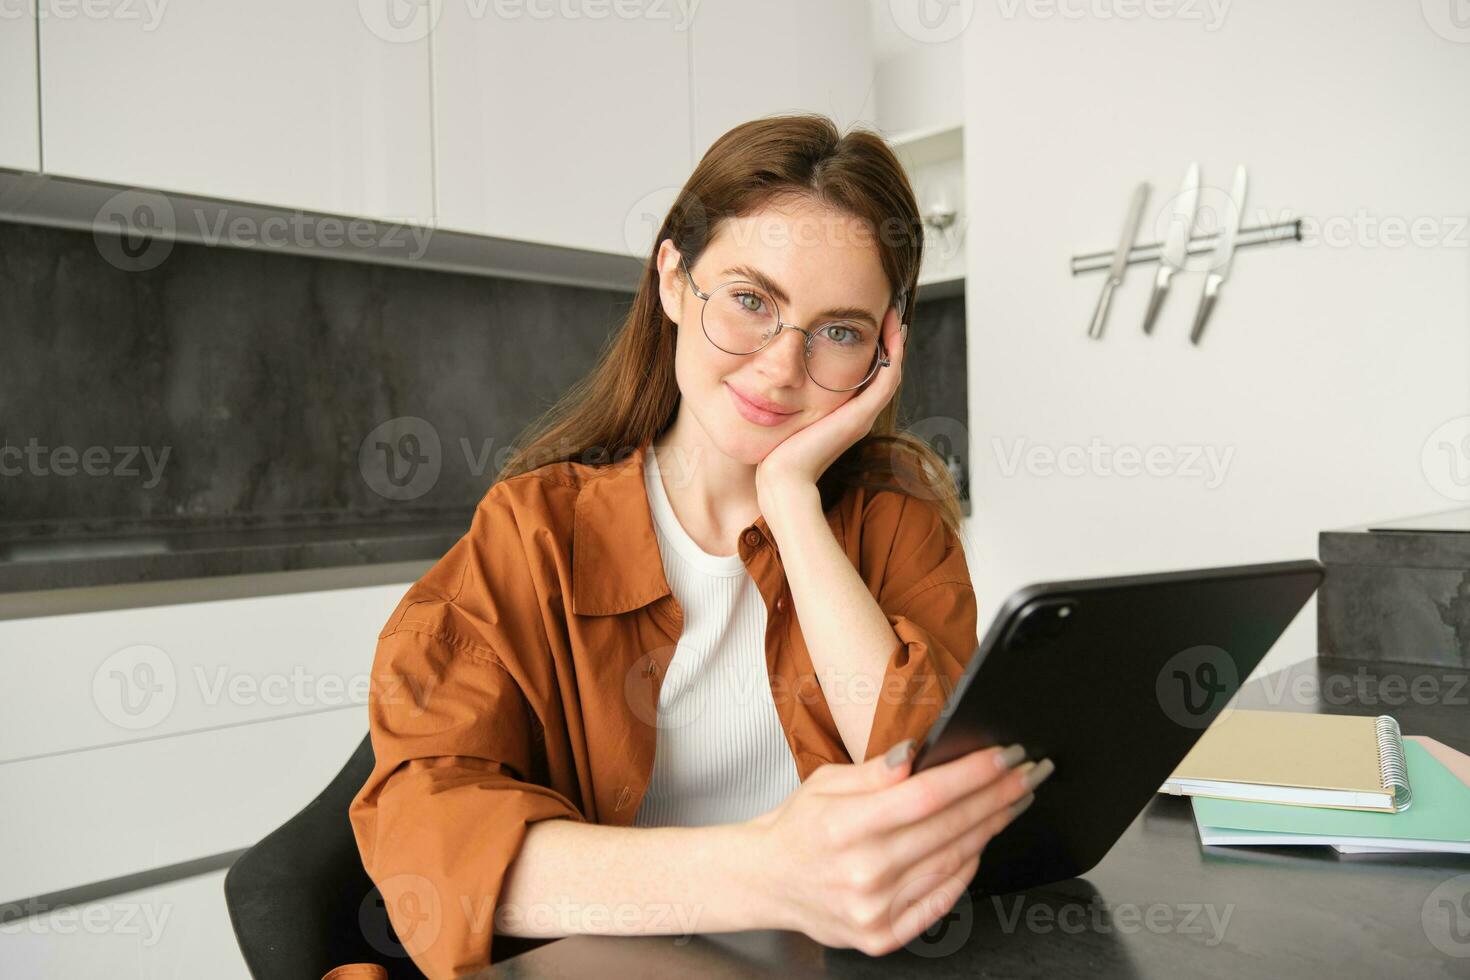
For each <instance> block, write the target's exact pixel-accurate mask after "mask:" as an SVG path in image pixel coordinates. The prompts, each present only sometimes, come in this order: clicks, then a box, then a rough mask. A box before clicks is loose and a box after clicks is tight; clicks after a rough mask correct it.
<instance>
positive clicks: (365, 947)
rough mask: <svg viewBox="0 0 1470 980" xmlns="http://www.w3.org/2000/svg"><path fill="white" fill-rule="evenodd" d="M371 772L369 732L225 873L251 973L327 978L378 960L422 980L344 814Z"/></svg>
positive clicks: (397, 977)
mask: <svg viewBox="0 0 1470 980" xmlns="http://www.w3.org/2000/svg"><path fill="white" fill-rule="evenodd" d="M372 770H373V746H372V742H371V741H370V740H369V738H368V737H367V736H363V740H362V744H360V745H359V746H358V747H357V751H355V752H353V753H352V758H350V759H348V760H347V765H345V766H343V767H342V771H341V772H339V773H337V775H336V777H335V778H334V779H333V780H332V781H331V783H330V784H328V786H327V788H326V789H324V790H322V791H321V793H320V794H319V795H318V796H317V798H316V799H314V800H312V801H311V802H310V803H308V804H307V805H306V808H305V809H303V810H302V811H301V812H300V813H298V814H296V816H294V817H292V818H291V819H290V820H288V821H286V823H284V824H283V825H281V826H280V827H279V828H277V829H276V830H275V831H273V832H272V833H271V834H270V835H269V836H268V837H266V838H265V839H264V840H262V841H261V842H260V843H258V844H256V845H255V846H254V847H252V848H250V850H248V851H246V852H245V853H244V854H242V855H240V857H239V858H237V859H236V860H235V863H234V864H233V865H231V866H230V870H229V871H228V872H227V873H226V874H225V904H226V905H227V906H228V907H229V910H230V923H231V924H232V925H233V926H234V929H235V939H236V941H237V942H238V943H239V944H240V952H241V954H242V955H243V956H244V958H245V965H246V967H247V968H248V969H249V970H250V975H251V976H252V977H256V978H260V980H264V978H269V980H282V978H292V980H294V978H298V977H299V978H302V980H320V977H321V976H322V975H323V974H324V973H326V972H327V971H328V970H330V969H331V968H332V967H334V966H340V965H341V964H343V963H377V964H380V965H381V966H382V967H383V968H384V969H385V970H387V972H388V976H389V977H390V978H392V980H424V974H423V973H422V972H421V971H420V970H419V969H418V967H416V966H414V964H413V961H412V960H411V959H409V957H408V954H407V952H405V951H404V949H403V945H402V944H401V943H400V942H399V941H398V936H397V934H396V933H395V932H394V931H393V925H392V923H390V922H389V921H388V913H387V910H386V909H385V908H384V906H383V900H382V897H381V896H380V895H379V894H378V889H377V886H376V885H374V884H373V882H372V879H371V878H369V877H368V874H367V871H365V870H364V869H363V866H362V858H361V856H360V855H359V854H358V852H357V841H356V839H355V838H354V837H353V836H352V825H351V824H350V823H349V822H348V820H347V805H348V804H349V803H351V802H352V798H353V797H354V796H356V795H357V791H358V790H360V789H361V788H362V786H363V784H364V783H366V782H367V778H368V776H369V775H370V774H371V773H372Z"/></svg>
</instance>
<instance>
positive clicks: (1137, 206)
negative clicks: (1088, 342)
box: [1087, 183, 1149, 340]
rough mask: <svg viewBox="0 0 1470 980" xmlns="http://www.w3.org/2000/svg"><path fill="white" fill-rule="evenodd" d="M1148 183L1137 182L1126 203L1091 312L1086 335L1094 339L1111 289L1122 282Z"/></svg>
mask: <svg viewBox="0 0 1470 980" xmlns="http://www.w3.org/2000/svg"><path fill="white" fill-rule="evenodd" d="M1148 192H1149V185H1148V184H1147V183H1143V184H1139V185H1138V187H1137V188H1135V189H1134V191H1133V200H1132V202H1131V203H1129V205H1128V217H1127V218H1125V219H1124V220H1123V234H1122V235H1120V236H1119V237H1118V247H1117V248H1116V249H1114V250H1113V265H1112V267H1111V268H1109V269H1108V278H1107V281H1105V282H1104V283H1103V289H1102V295H1101V296H1099V297H1098V298H1097V309H1096V310H1094V311H1093V313H1092V323H1091V325H1089V326H1088V328H1087V336H1089V337H1091V338H1093V339H1094V340H1096V339H1098V338H1099V337H1101V336H1102V332H1103V325H1104V324H1105V323H1107V319H1108V305H1109V304H1110V303H1112V301H1113V290H1115V289H1117V288H1118V286H1119V285H1120V284H1121V283H1122V282H1123V270H1124V269H1126V268H1128V253H1129V252H1130V251H1132V249H1133V242H1134V241H1135V240H1136V239H1137V238H1138V223H1139V222H1140V221H1142V220H1143V206H1144V205H1145V204H1147V203H1148Z"/></svg>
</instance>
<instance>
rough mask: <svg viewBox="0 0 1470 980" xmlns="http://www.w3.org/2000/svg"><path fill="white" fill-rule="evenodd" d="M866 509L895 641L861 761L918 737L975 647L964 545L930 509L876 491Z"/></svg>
mask: <svg viewBox="0 0 1470 980" xmlns="http://www.w3.org/2000/svg"><path fill="white" fill-rule="evenodd" d="M872 507H873V510H874V514H873V523H872V526H873V527H874V528H881V529H883V531H882V532H881V533H882V534H883V535H884V536H885V537H888V540H889V541H890V542H891V544H890V547H889V550H888V553H887V555H886V557H885V559H884V562H883V576H882V581H881V585H880V586H879V589H878V591H877V599H878V605H879V606H880V607H881V608H882V609H883V612H884V614H885V615H886V616H887V618H888V623H889V625H890V626H892V627H893V631H894V633H895V634H897V637H898V642H897V643H896V644H895V646H894V651H893V653H892V655H890V656H889V658H888V661H887V666H886V667H885V668H884V672H883V680H882V683H881V685H880V686H879V688H878V695H877V698H878V700H877V705H876V706H875V708H874V712H873V727H872V730H871V732H870V733H869V735H868V745H867V749H866V751H865V752H864V753H863V758H864V760H866V759H871V758H873V757H874V756H875V755H881V754H883V753H884V752H887V751H888V749H889V748H891V747H892V746H893V745H895V744H897V743H898V742H901V741H903V740H904V739H906V738H912V739H914V740H915V741H916V742H922V741H923V740H924V737H925V736H926V735H927V734H928V732H929V728H930V727H931V726H932V725H933V724H934V722H935V720H937V719H938V717H939V715H940V713H941V712H942V711H943V709H944V704H945V701H946V700H947V699H948V697H949V695H950V692H952V691H953V690H954V689H955V687H956V685H958V683H959V679H960V676H961V675H962V674H963V673H964V671H965V667H966V665H967V664H968V663H969V662H970V659H971V658H972V657H973V655H974V653H975V649H976V647H977V646H978V645H979V638H978V635H977V633H976V621H977V615H978V614H977V609H976V602H975V589H974V586H973V584H972V582H971V579H970V571H969V565H968V563H967V562H966V559H965V551H964V547H963V544H962V542H961V541H960V538H959V535H957V534H956V533H955V532H954V531H952V530H950V528H949V526H948V525H946V524H945V523H944V519H943V517H942V516H941V514H940V511H939V508H938V506H937V505H936V504H934V503H932V502H930V501H927V500H924V499H921V498H918V497H912V496H908V495H906V494H901V493H898V492H897V491H882V492H880V493H878V494H877V495H876V496H875V499H874V502H873V504H872ZM890 527H891V529H892V530H891V536H890V534H889V532H888V530H887V529H888V528H890ZM865 533H866V532H865Z"/></svg>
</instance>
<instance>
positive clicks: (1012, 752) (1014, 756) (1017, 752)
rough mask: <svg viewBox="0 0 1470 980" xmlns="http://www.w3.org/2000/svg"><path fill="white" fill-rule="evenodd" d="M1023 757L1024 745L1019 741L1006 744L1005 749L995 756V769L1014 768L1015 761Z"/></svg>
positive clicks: (1024, 752) (1024, 755)
mask: <svg viewBox="0 0 1470 980" xmlns="http://www.w3.org/2000/svg"><path fill="white" fill-rule="evenodd" d="M1024 758H1026V747H1025V746H1024V745H1022V744H1021V743H1020V742H1017V743H1016V744H1015V745H1008V746H1006V747H1005V749H1004V750H1003V751H1002V752H1001V753H1000V754H999V755H997V756H996V757H995V767H996V768H997V769H1014V768H1015V767H1016V763H1018V762H1020V761H1021V760H1022V759H1024Z"/></svg>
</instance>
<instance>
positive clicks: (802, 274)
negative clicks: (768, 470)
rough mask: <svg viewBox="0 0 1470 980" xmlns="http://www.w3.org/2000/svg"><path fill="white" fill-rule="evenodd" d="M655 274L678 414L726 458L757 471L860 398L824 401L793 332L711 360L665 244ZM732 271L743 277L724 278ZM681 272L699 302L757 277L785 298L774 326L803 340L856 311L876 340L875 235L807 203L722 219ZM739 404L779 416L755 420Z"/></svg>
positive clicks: (882, 292)
mask: <svg viewBox="0 0 1470 980" xmlns="http://www.w3.org/2000/svg"><path fill="white" fill-rule="evenodd" d="M658 266H659V273H660V289H659V294H660V298H661V299H662V301H663V307H664V312H665V313H667V314H668V317H669V319H670V320H673V321H674V323H676V324H677V325H678V331H679V335H678V349H677V353H676V355H675V373H676V375H677V377H678V382H679V392H680V395H681V396H682V400H681V404H680V411H681V413H683V412H687V413H690V414H691V415H692V416H693V419H692V420H693V421H694V422H696V423H697V424H698V425H699V426H700V428H702V429H703V430H704V433H705V434H706V436H707V437H708V439H709V441H710V442H711V443H712V444H713V445H714V446H715V448H717V449H719V450H720V451H721V452H723V453H724V454H725V455H726V456H729V457H730V458H731V459H735V460H739V461H741V462H744V463H749V464H751V465H754V464H756V463H759V462H760V461H761V460H762V459H764V458H765V457H766V454H767V453H769V452H770V451H771V450H772V449H774V448H775V447H776V446H778V445H780V444H781V442H782V441H783V440H785V439H786V438H788V437H789V436H791V435H792V434H793V433H795V432H799V431H800V430H802V429H804V428H806V427H807V426H809V425H811V424H812V423H813V422H815V421H817V420H818V419H820V418H821V417H822V416H824V415H826V414H827V413H829V412H831V411H833V410H834V409H836V408H837V407H838V406H839V405H841V404H842V403H843V402H845V401H847V400H848V399H849V398H852V397H853V396H855V395H856V394H858V392H860V391H861V390H862V389H861V388H857V389H853V390H852V391H832V390H830V389H827V388H823V387H822V386H821V385H818V384H817V383H816V382H814V381H813V380H812V379H811V377H810V376H808V375H807V372H806V367H805V353H806V351H805V346H804V344H805V340H806V338H805V336H804V335H803V334H801V333H800V332H798V331H795V330H787V329H783V330H782V331H781V332H780V333H779V334H778V335H777V336H776V339H775V340H773V341H771V342H770V343H769V344H767V345H766V346H765V347H763V348H761V349H760V350H758V351H756V352H755V353H754V354H746V355H739V354H727V353H725V352H724V351H722V350H720V349H719V348H718V347H716V346H715V345H714V344H712V343H710V341H709V339H708V338H707V337H706V336H705V335H704V329H703V327H702V326H701V324H700V314H701V312H702V310H703V307H704V301H703V300H701V299H700V298H699V297H698V296H696V295H695V294H694V291H693V290H692V289H691V288H690V287H689V282H688V281H687V280H686V279H685V278H684V276H683V271H682V269H681V267H680V262H679V253H678V251H677V250H676V249H675V248H674V246H673V243H672V242H671V241H669V240H667V239H665V240H664V241H663V242H662V243H661V244H660V246H659V254H658ZM736 266H744V267H746V268H747V269H748V270H750V271H749V272H735V271H730V270H732V269H733V268H734V267H736ZM690 272H691V274H692V275H693V278H694V282H695V284H697V285H698V286H699V288H700V290H701V291H702V292H704V293H706V294H708V293H711V292H713V291H714V290H715V288H716V287H718V286H719V285H720V284H722V283H725V282H728V281H730V280H731V279H745V280H752V279H754V278H755V277H754V275H752V274H751V273H760V274H763V275H764V276H765V277H766V279H767V280H769V282H770V283H771V284H772V285H773V286H774V287H776V288H778V289H779V290H780V292H782V293H785V294H786V297H787V299H782V298H781V297H780V296H779V295H777V296H776V297H775V298H776V301H777V303H778V304H779V307H780V313H781V319H782V321H784V322H786V323H794V324H796V325H798V326H801V327H805V328H806V329H808V330H813V329H816V328H818V327H820V326H822V325H823V324H826V323H828V322H830V321H831V319H832V317H831V316H830V315H824V314H828V311H831V310H840V309H847V308H851V307H856V308H857V309H859V310H862V311H865V312H866V313H867V314H868V316H870V317H872V322H871V323H865V324H864V325H865V326H866V327H868V329H870V330H872V331H873V332H874V333H876V332H877V331H878V330H879V329H880V328H881V324H882V323H883V317H884V314H885V313H886V312H887V310H888V306H889V298H890V287H889V284H888V278H887V276H886V275H885V274H884V272H883V267H882V265H881V264H880V262H879V258H878V243H877V242H876V241H875V240H874V233H873V232H872V231H871V230H869V228H868V226H867V225H866V224H865V223H864V222H862V221H861V220H860V219H857V218H853V217H851V216H848V215H844V214H839V213H838V212H835V211H832V210H831V209H828V208H825V207H821V206H820V205H817V204H814V203H813V202H811V201H809V200H806V199H802V200H799V201H791V200H788V201H785V202H783V203H781V204H779V205H775V204H773V205H772V206H770V207H768V208H766V209H764V210H762V211H759V212H757V213H754V214H750V215H747V216H745V217H742V218H731V219H727V220H726V221H724V222H723V223H722V224H721V225H720V226H719V228H718V229H717V231H716V234H715V236H714V238H713V239H712V240H711V241H710V243H709V245H708V246H707V247H706V248H705V250H704V252H703V253H701V254H700V256H699V259H698V260H697V261H696V262H695V263H694V264H693V266H691V268H690ZM757 281H758V280H757ZM742 396H743V397H745V398H749V399H753V400H757V401H759V402H761V403H763V404H764V403H769V404H771V405H774V406H777V407H778V408H779V411H780V412H782V413H784V414H782V415H780V416H779V417H778V418H776V419H774V420H772V419H771V418H769V417H766V418H761V417H759V416H757V415H756V414H755V413H754V412H752V411H751V410H750V409H749V407H748V406H747V405H746V403H744V402H742V401H741V397H742Z"/></svg>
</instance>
